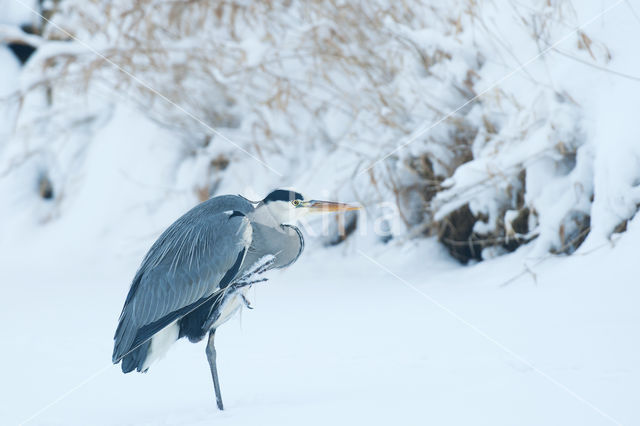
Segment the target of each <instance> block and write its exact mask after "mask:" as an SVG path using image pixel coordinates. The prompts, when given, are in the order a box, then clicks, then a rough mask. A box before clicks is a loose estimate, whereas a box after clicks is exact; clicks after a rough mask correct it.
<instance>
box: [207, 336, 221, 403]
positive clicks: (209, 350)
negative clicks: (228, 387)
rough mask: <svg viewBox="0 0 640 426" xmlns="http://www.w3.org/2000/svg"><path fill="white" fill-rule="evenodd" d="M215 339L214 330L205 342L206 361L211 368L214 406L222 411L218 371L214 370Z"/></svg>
mask: <svg viewBox="0 0 640 426" xmlns="http://www.w3.org/2000/svg"><path fill="white" fill-rule="evenodd" d="M215 337H216V330H215V328H214V329H212V330H211V331H210V332H209V341H208V342H207V360H208V361H209V368H211V377H212V378H213V388H214V389H215V391H216V404H218V408H219V409H220V410H224V407H223V406H222V395H221V394H220V381H219V380H218V369H217V368H216V348H215V346H214V345H213V340H214V339H215Z"/></svg>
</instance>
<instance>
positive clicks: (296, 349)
mask: <svg viewBox="0 0 640 426" xmlns="http://www.w3.org/2000/svg"><path fill="white" fill-rule="evenodd" d="M639 244H640V221H638V220H636V221H634V222H633V223H631V225H630V229H629V231H628V232H626V233H625V234H624V235H622V236H620V237H619V239H617V241H616V244H615V247H610V246H605V247H601V248H599V249H598V250H596V251H594V252H592V253H590V254H586V255H583V256H573V257H570V258H549V259H547V260H545V261H543V262H542V263H540V264H538V265H536V266H533V265H534V264H535V263H536V262H537V261H536V260H531V259H529V260H527V251H528V250H527V249H526V248H525V249H522V250H520V251H519V252H516V253H515V254H512V255H508V256H504V257H502V258H500V259H497V260H492V261H488V262H485V263H481V264H478V265H476V266H473V267H467V268H465V267H460V266H459V265H457V264H455V263H453V262H452V261H451V260H449V259H448V258H447V256H446V254H444V253H443V250H442V249H441V248H440V247H438V246H437V245H435V244H434V242H432V241H426V242H423V243H420V244H408V245H407V246H405V247H403V248H382V247H377V248H370V247H360V246H358V244H349V245H347V246H344V247H336V248H333V249H329V250H320V249H318V248H317V247H311V248H309V249H308V250H307V251H306V253H304V256H303V257H302V258H301V260H300V261H299V262H298V263H296V264H295V265H294V266H293V267H291V268H290V269H289V270H287V271H283V272H276V273H272V274H271V281H270V282H268V283H266V284H265V285H261V286H258V287H256V288H255V291H254V293H253V295H252V297H251V299H252V302H253V303H254V306H255V309H254V310H253V311H246V310H245V311H244V312H243V314H242V316H241V319H240V320H232V321H231V322H229V323H228V324H226V325H225V326H224V327H223V328H222V329H221V331H220V332H219V337H218V350H219V368H220V370H221V376H222V385H223V388H222V390H223V396H224V399H225V404H226V411H225V412H218V411H217V409H216V407H215V402H214V398H213V388H212V384H211V378H210V375H209V371H208V366H207V363H206V358H205V354H204V344H203V343H200V344H197V345H194V344H190V343H188V342H186V341H179V342H178V343H177V344H176V345H175V347H174V348H173V349H172V350H171V351H170V352H169V353H168V354H167V356H166V358H165V359H163V360H161V361H159V362H158V363H157V364H155V365H153V366H152V368H151V369H150V371H149V373H148V374H130V375H126V376H125V375H123V374H122V373H121V372H120V369H119V368H118V367H115V366H111V362H110V359H109V357H110V354H111V349H112V347H111V336H112V334H113V330H114V327H115V325H116V320H117V316H118V313H119V310H120V307H121V304H122V301H123V298H124V296H125V295H126V291H127V288H128V284H129V279H130V278H131V276H132V274H133V272H134V270H135V267H136V266H137V265H136V263H137V261H138V259H135V258H123V259H120V261H119V262H116V263H114V262H113V261H110V260H108V259H97V258H87V257H89V256H86V257H83V256H82V255H81V254H79V253H65V254H66V255H68V256H58V259H59V260H57V261H56V263H58V266H59V268H58V269H57V272H55V273H54V272H49V271H46V270H44V269H43V268H40V267H38V265H39V264H40V262H43V263H44V264H47V263H48V260H47V259H42V258H41V257H40V256H41V255H42V254H39V255H38V256H37V257H34V258H31V259H30V260H29V261H28V262H27V261H25V260H24V259H12V260H11V262H10V263H9V264H8V265H6V266H5V267H3V274H2V275H3V281H4V282H5V283H6V287H5V294H4V296H3V297H2V300H1V301H0V306H1V309H0V321H1V323H2V324H3V327H2V330H3V332H2V335H3V336H2V340H3V351H2V355H1V358H0V362H1V364H2V365H3V374H2V376H3V380H2V381H3V385H2V386H1V387H0V401H1V402H0V404H1V409H0V416H1V417H0V423H2V424H15V423H17V422H21V421H24V420H27V419H30V418H31V416H33V415H34V414H37V413H38V412H39V410H41V409H43V408H46V407H48V408H47V409H46V411H43V412H41V413H40V414H38V415H37V416H36V417H34V418H31V420H30V422H29V424H44V425H49V424H59V425H72V424H78V425H87V424H92V425H98V424H105V425H107V424H108V425H112V424H131V425H134V424H135V425H140V424H149V425H156V424H167V425H205V424H218V425H249V424H265V425H271V424H273V425H276V424H277V425H283V424H284V425H287V424H290V425H299V424H318V425H323V424H372V425H373V424H381V425H382V424H390V423H392V424H411V425H414V424H415V425H418V424H420V425H424V424H439V425H440V424H442V425H444V424H446V425H471V424H473V425H479V424H482V425H515V424H518V425H607V424H612V423H613V424H615V423H616V422H620V423H621V424H627V425H632V424H638V423H639V422H640V412H639V411H638V410H637V400H638V395H639V393H640V367H639V365H638V359H639V357H640V344H639V343H638V324H639V323H640V311H639V310H638V309H637V300H638V297H640V289H639V288H638V285H637V278H636V277H637V271H636V265H637V263H636V260H637V247H638V245H639ZM58 254H62V253H58ZM51 256H52V257H53V256H55V253H51ZM525 264H528V265H530V266H531V268H532V271H533V272H534V273H535V280H534V279H533V278H532V276H531V275H530V274H525V275H523V276H521V277H520V278H518V279H517V280H515V281H512V282H510V283H509V284H508V285H506V286H502V284H503V283H505V282H506V281H507V280H509V279H510V278H512V277H514V276H517V275H518V274H519V273H521V272H522V271H523V267H524V265H525ZM7 288H9V289H10V293H9V294H7V290H6V289H7ZM48 404H52V405H51V406H48Z"/></svg>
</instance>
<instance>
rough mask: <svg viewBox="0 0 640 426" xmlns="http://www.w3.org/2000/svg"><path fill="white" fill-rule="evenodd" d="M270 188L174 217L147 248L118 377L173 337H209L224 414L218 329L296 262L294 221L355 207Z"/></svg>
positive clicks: (120, 337) (123, 335)
mask: <svg viewBox="0 0 640 426" xmlns="http://www.w3.org/2000/svg"><path fill="white" fill-rule="evenodd" d="M356 209H358V207H355V206H351V205H348V204H343V203H336V202H329V201H319V200H310V201H305V200H304V197H303V196H302V195H301V194H300V193H298V192H294V191H288V190H282V189H279V190H275V191H273V192H271V193H270V194H269V195H267V197H265V198H264V199H263V200H262V201H258V202H252V201H249V200H248V199H246V198H244V197H242V196H234V195H222V196H218V197H214V198H211V199H210V200H207V201H205V202H203V203H201V204H199V205H197V206H196V207H194V208H193V209H191V210H190V211H188V212H187V213H185V214H184V215H183V216H182V217H180V218H179V219H178V220H176V221H175V222H174V223H173V224H172V225H170V226H169V228H167V229H166V230H165V231H164V232H163V233H162V235H160V237H159V238H158V239H157V240H156V242H155V243H154V244H153V245H152V246H151V249H150V250H149V252H148V253H147V254H146V256H145V257H144V259H143V261H142V264H141V266H140V268H139V269H138V271H137V272H136V274H135V276H134V278H133V282H132V284H131V288H130V289H129V294H128V295H127V298H126V300H125V302H124V307H123V308H122V313H121V314H120V319H119V322H118V328H117V329H116V333H115V336H114V341H115V342H114V349H113V358H112V361H113V363H114V364H117V363H118V362H122V364H121V367H122V371H123V372H124V373H129V372H131V371H133V370H137V371H139V372H146V371H147V370H148V369H149V365H150V364H151V363H152V362H153V361H155V360H156V359H158V358H159V357H161V356H162V355H164V353H165V352H166V351H167V350H168V348H169V347H170V346H171V345H172V344H173V343H174V342H175V341H176V340H178V339H179V338H182V337H186V338H188V339H189V340H190V341H191V342H198V341H200V340H202V339H203V338H204V337H205V336H206V335H207V334H208V335H209V337H208V342H207V345H206V354H207V360H208V361H209V367H210V370H211V377H212V379H213V386H214V390H215V396H216V403H217V406H218V408H219V409H220V410H222V409H223V404H222V396H221V394H220V382H219V380H218V372H217V366H216V350H215V346H214V338H215V333H216V329H217V328H218V327H219V326H220V325H221V324H223V323H224V322H226V321H227V320H228V319H229V318H231V317H232V316H233V315H234V314H235V313H236V312H237V311H238V310H239V309H240V308H241V307H242V306H243V305H246V306H248V307H250V305H249V303H248V301H247V299H246V296H245V294H246V292H247V291H248V289H249V287H250V286H251V285H252V284H254V283H256V282H260V281H264V279H263V278H258V277H259V276H260V274H262V273H264V272H266V271H268V270H270V269H274V268H284V267H287V266H289V265H291V264H292V263H293V262H295V261H296V260H297V259H298V257H299V256H300V254H301V253H302V250H303V248H304V238H303V237H302V233H301V231H300V229H298V228H297V227H296V226H295V224H296V222H297V220H298V219H300V218H301V217H302V216H305V215H306V214H309V213H313V212H321V213H325V212H335V211H347V210H356Z"/></svg>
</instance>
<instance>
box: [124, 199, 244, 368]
mask: <svg viewBox="0 0 640 426" xmlns="http://www.w3.org/2000/svg"><path fill="white" fill-rule="evenodd" d="M251 234H252V228H251V225H250V223H249V220H248V219H247V217H246V216H245V215H244V214H243V213H241V212H240V211H237V210H227V211H224V212H221V213H213V212H211V211H202V210H195V209H194V210H192V211H191V212H189V213H187V214H186V215H184V216H182V217H181V218H180V219H178V220H177V221H176V222H174V223H173V224H172V225H171V226H170V227H169V228H168V229H167V230H166V231H165V232H164V233H163V234H162V235H161V236H160V238H158V240H157V241H156V242H155V243H154V244H153V246H152V247H151V249H150V250H149V253H147V255H146V257H145V259H144V260H143V262H142V265H141V266H140V269H139V270H138V272H137V273H136V276H135V278H134V280H133V283H132V285H131V289H130V290H129V294H128V296H127V299H126V301H125V304H124V308H123V310H122V314H121V316H120V321H119V324H118V328H117V330H116V334H115V337H114V340H115V344H114V351H113V362H114V363H117V362H118V361H119V360H120V359H122V358H123V357H124V356H125V355H126V354H127V353H129V352H130V351H132V350H133V349H135V348H136V347H138V346H140V345H141V344H142V343H144V342H146V341H147V340H148V339H149V338H151V337H152V336H153V335H154V334H155V333H157V332H158V331H159V330H161V329H162V328H164V327H166V326H167V325H169V324H171V323H172V322H173V321H175V320H177V319H179V318H182V317H183V316H185V315H186V314H188V313H189V312H191V311H193V310H194V309H196V308H197V307H198V306H200V305H201V304H203V303H205V302H206V301H207V300H210V298H212V297H216V295H217V294H219V293H220V291H219V290H220V289H221V288H224V287H226V286H227V285H228V284H229V283H230V282H231V281H232V280H233V278H235V276H236V275H237V273H238V271H239V270H240V266H241V265H242V262H243V260H244V257H245V254H246V251H247V249H248V247H249V246H250V244H251Z"/></svg>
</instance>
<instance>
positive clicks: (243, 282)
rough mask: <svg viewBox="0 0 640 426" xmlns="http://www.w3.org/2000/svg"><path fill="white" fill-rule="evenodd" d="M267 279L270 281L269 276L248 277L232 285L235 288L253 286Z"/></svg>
mask: <svg viewBox="0 0 640 426" xmlns="http://www.w3.org/2000/svg"><path fill="white" fill-rule="evenodd" d="M265 281H269V280H268V279H267V278H259V279H257V280H250V279H246V280H240V281H236V282H234V283H233V284H232V285H233V288H234V289H235V290H237V289H239V288H242V287H247V286H251V285H254V284H256V283H263V282H265Z"/></svg>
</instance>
